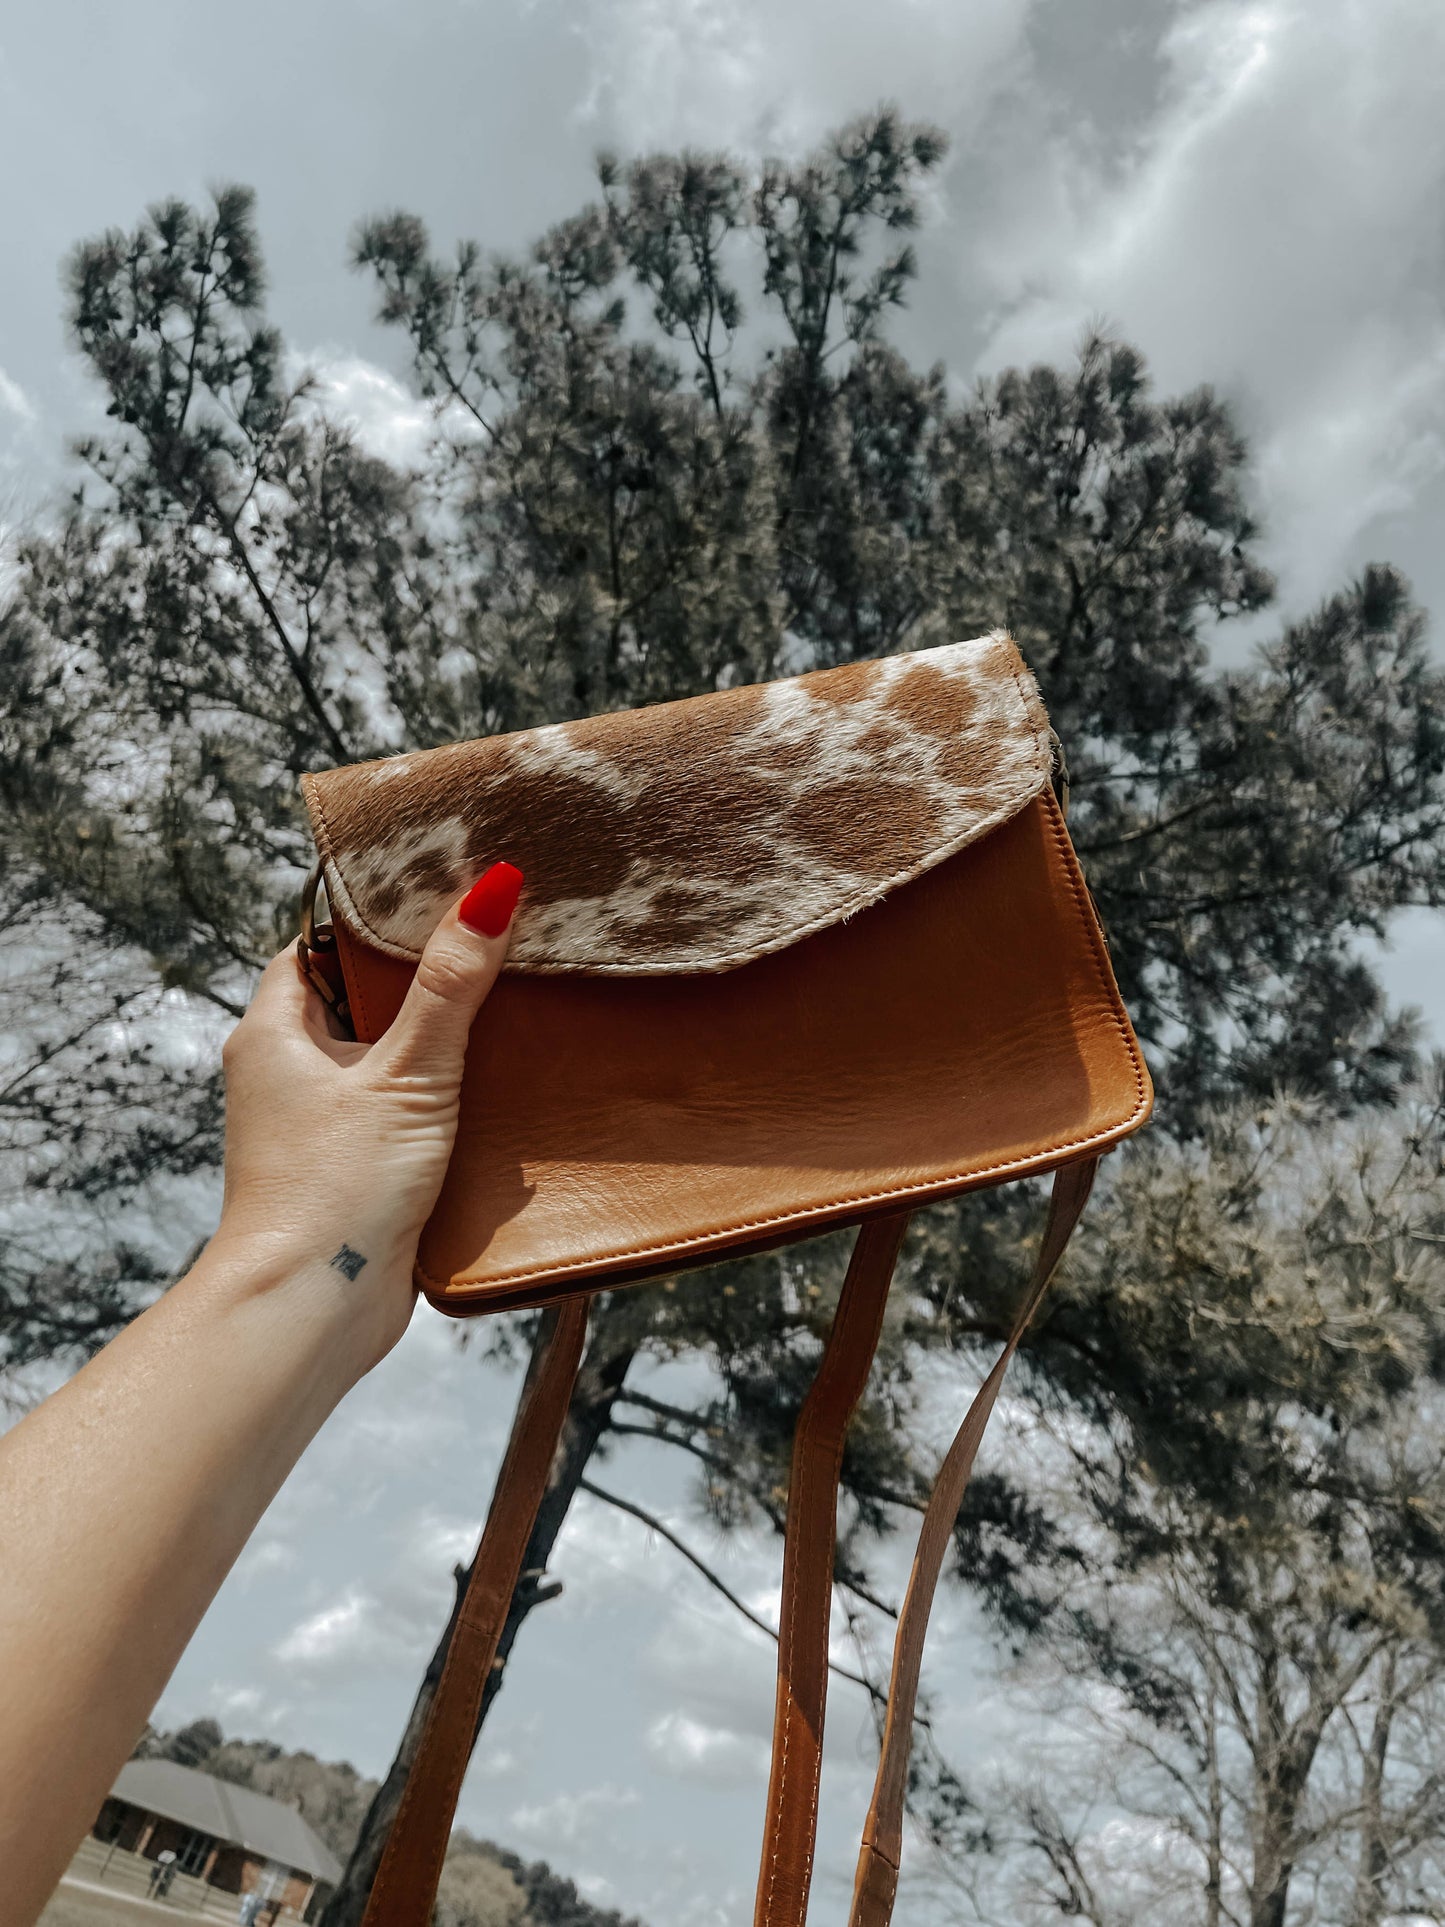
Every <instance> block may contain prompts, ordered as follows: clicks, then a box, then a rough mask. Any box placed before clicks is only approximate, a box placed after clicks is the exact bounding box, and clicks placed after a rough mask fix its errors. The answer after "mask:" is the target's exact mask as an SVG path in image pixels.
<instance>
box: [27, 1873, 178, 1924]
mask: <svg viewBox="0 0 1445 1927" xmlns="http://www.w3.org/2000/svg"><path fill="white" fill-rule="evenodd" d="M201 1918H202V1916H201V1915H199V1914H193V1913H190V1912H188V1911H186V1910H184V1909H182V1908H180V1907H166V1906H155V1905H153V1904H152V1903H151V1902H150V1901H147V1900H136V1899H132V1898H131V1896H130V1895H129V1894H122V1893H113V1894H112V1893H106V1894H98V1893H95V1892H93V1891H92V1890H91V1889H90V1888H88V1887H81V1886H77V1885H74V1884H73V1883H71V1882H70V1881H62V1882H61V1883H60V1885H59V1886H58V1887H57V1888H56V1890H55V1892H54V1893H53V1894H52V1895H51V1897H50V1900H49V1901H48V1903H47V1905H46V1908H45V1912H44V1913H43V1914H42V1915H41V1916H40V1919H39V1921H38V1923H37V1927H159V1924H160V1922H162V1921H168V1922H169V1923H170V1927H179V1924H180V1923H186V1924H187V1927H189V1923H190V1922H192V1921H196V1920H199V1919H201ZM211 1927H216V1923H215V1922H214V1921H213V1922H212V1923H211Z"/></svg>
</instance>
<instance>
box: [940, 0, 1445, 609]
mask: <svg viewBox="0 0 1445 1927" xmlns="http://www.w3.org/2000/svg"><path fill="white" fill-rule="evenodd" d="M1159 54H1160V58H1161V61H1162V63H1163V69H1164V75H1165V79H1164V85H1163V88H1162V90H1161V93H1160V96H1159V99H1158V101H1157V103H1156V105H1155V107H1154V110H1153V112H1152V114H1151V115H1150V116H1149V117H1147V118H1146V120H1145V121H1144V122H1143V124H1142V125H1141V126H1140V128H1139V129H1138V131H1137V135H1136V138H1135V140H1134V142H1133V143H1132V145H1131V147H1130V148H1129V150H1128V151H1127V152H1126V153H1125V154H1124V155H1123V157H1122V158H1111V159H1109V160H1107V161H1106V160H1104V159H1102V158H1101V157H1100V151H1099V146H1098V143H1097V142H1096V141H1094V140H1093V139H1091V138H1090V136H1089V134H1088V132H1087V130H1085V132H1084V133H1083V134H1081V135H1078V136H1076V137H1071V136H1070V135H1069V134H1068V133H1067V132H1060V131H1059V130H1058V129H1057V128H1055V129H1053V130H1052V131H1051V133H1050V134H1049V136H1048V138H1045V139H1043V140H1041V141H1040V142H1039V143H1038V145H1037V147H1036V148H1035V149H1034V152H1033V159H1032V161H1029V160H1028V159H1024V160H1023V162H1022V163H1021V165H1022V172H1023V176H1024V182H1023V183H1022V184H1020V183H1018V182H1015V183H1014V184H1012V185H1011V186H1010V187H1008V188H1007V189H1006V190H1005V191H1004V192H1003V193H1002V194H1001V195H1000V196H998V197H997V198H996V199H995V200H994V204H993V213H992V218H991V219H989V220H987V222H986V224H985V227H984V229H983V231H982V232H981V233H980V234H979V235H978V236H977V237H971V239H970V244H969V253H968V270H969V273H970V274H971V275H975V276H981V278H982V281H983V283H984V284H985V287H986V288H987V290H988V291H989V293H990V294H991V296H992V298H993V300H994V303H995V314H994V320H993V324H992V326H991V328H990V329H989V332H988V337H987V342H986V345H985V347H984V350H983V352H982V354H981V356H980V358H979V364H980V366H981V367H983V368H994V367H999V366H1001V365H1004V364H1006V363H1011V362H1017V361H1029V360H1033V359H1037V358H1047V359H1061V358H1067V356H1068V354H1069V352H1070V351H1071V349H1072V347H1073V345H1074V344H1075V342H1076V341H1077V339H1078V336H1079V334H1080V333H1081V332H1082V329H1083V327H1084V326H1085V324H1086V323H1087V322H1088V321H1089V320H1091V319H1092V318H1094V317H1104V318H1106V319H1107V320H1109V321H1111V322H1113V323H1115V324H1116V325H1118V326H1120V327H1122V329H1123V330H1124V332H1125V333H1126V334H1127V335H1128V336H1129V337H1130V338H1131V339H1133V340H1136V341H1138V342H1139V343H1140V344H1141V345H1142V346H1143V348H1144V349H1145V351H1146V352H1147V353H1148V354H1149V356H1150V358H1151V361H1152V363H1153V366H1154V369H1155V371H1156V374H1157V375H1158V377H1159V380H1160V382H1161V384H1163V385H1166V386H1175V385H1192V384H1193V383H1194V382H1196V381H1199V380H1205V379H1208V380H1212V381H1214V382H1216V383H1217V384H1218V385H1220V386H1221V387H1222V388H1224V389H1225V390H1226V392H1229V393H1232V394H1233V395H1234V396H1235V397H1236V399H1237V400H1238V402H1239V403H1240V404H1241V407H1242V410H1243V413H1244V415H1245V418H1246V420H1247V422H1248V424H1249V426H1250V428H1251V430H1252V435H1253V439H1254V444H1255V450H1256V458H1257V467H1258V476H1259V484H1260V486H1259V496H1260V499H1261V500H1262V501H1263V503H1264V504H1265V507H1266V511H1267V515H1268V520H1269V531H1268V532H1269V535H1270V538H1271V539H1270V553H1271V559H1272V560H1273V562H1274V563H1275V565H1276V566H1277V567H1278V568H1279V570H1280V571H1281V575H1282V578H1283V581H1282V587H1283V589H1284V593H1285V596H1286V599H1288V600H1293V601H1296V602H1298V601H1299V600H1301V599H1308V600H1313V599H1314V597H1315V596H1316V595H1318V594H1319V593H1321V592H1322V591H1323V590H1324V589H1326V588H1327V587H1330V586H1332V585H1333V584H1334V583H1335V582H1336V581H1337V580H1338V575H1339V567H1340V558H1341V556H1342V554H1343V553H1344V551H1346V550H1347V549H1348V548H1349V547H1350V546H1351V545H1352V544H1354V543H1356V542H1357V541H1358V540H1359V539H1360V538H1361V537H1363V536H1364V535H1365V534H1366V533H1367V532H1368V531H1369V530H1370V528H1371V526H1372V525H1373V524H1376V523H1378V522H1379V521H1380V520H1381V518H1383V517H1386V516H1389V515H1392V514H1398V513H1400V512H1402V511H1404V510H1407V509H1409V508H1410V507H1411V506H1412V505H1413V504H1415V503H1416V502H1418V500H1419V499H1420V496H1421V494H1422V491H1424V490H1427V489H1429V488H1432V487H1433V486H1434V485H1435V484H1436V483H1437V482H1438V481H1439V480H1440V478H1441V477H1442V475H1445V314H1442V311H1441V305H1440V301H1439V288H1440V282H1441V278H1442V271H1445V239H1442V231H1441V227H1440V223H1439V220H1438V213H1437V211H1438V207H1439V201H1440V193H1441V187H1442V184H1445V117H1442V116H1441V115H1440V113H1439V111H1438V108H1439V103H1438V99H1437V86H1436V76H1437V75H1438V73H1439V71H1440V68H1441V65H1442V62H1445V13H1442V12H1441V11H1440V9H1438V8H1436V7H1432V6H1429V5H1425V4H1422V3H1421V0H1368V4H1366V3H1365V0H1312V4H1310V5H1308V6H1306V5H1304V4H1302V3H1301V0H1209V3H1208V4H1205V5H1200V6H1194V7H1191V8H1188V9H1186V10H1184V11H1182V12H1180V13H1179V14H1178V15H1177V16H1176V17H1175V18H1174V19H1173V21H1172V23H1171V24H1170V25H1169V26H1168V27H1167V30H1166V31H1165V32H1164V33H1163V35H1162V37H1161V40H1160V45H1159Z"/></svg>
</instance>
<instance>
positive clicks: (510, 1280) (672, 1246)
mask: <svg viewBox="0 0 1445 1927" xmlns="http://www.w3.org/2000/svg"><path fill="white" fill-rule="evenodd" d="M1130 1054H1131V1057H1133V1058H1134V1063H1135V1071H1134V1080H1135V1086H1136V1089H1137V1091H1138V1098H1137V1101H1136V1103H1135V1106H1134V1109H1133V1110H1132V1111H1131V1112H1130V1113H1129V1115H1128V1117H1127V1118H1125V1119H1124V1121H1123V1122H1122V1123H1118V1124H1109V1125H1106V1126H1105V1127H1104V1129H1103V1130H1099V1131H1094V1132H1092V1133H1091V1134H1090V1135H1089V1136H1087V1137H1080V1138H1065V1139H1063V1140H1062V1141H1061V1142H1059V1143H1058V1144H1047V1145H1045V1146H1044V1148H1043V1149H1042V1150H1041V1151H1034V1152H1031V1153H1030V1154H1029V1156H1027V1157H1021V1158H1007V1159H1005V1160H1004V1161H1003V1162H1001V1163H999V1164H987V1165H984V1166H982V1167H981V1168H980V1169H979V1170H977V1171H973V1172H967V1171H950V1172H947V1173H945V1174H944V1176H943V1177H941V1178H938V1179H936V1180H934V1181H931V1182H930V1183H929V1184H927V1185H898V1186H896V1187H895V1188H894V1189H893V1190H891V1191H857V1192H850V1193H849V1194H848V1195H847V1196H846V1197H842V1198H830V1199H829V1200H828V1202H827V1203H826V1204H823V1205H818V1206H815V1207H814V1206H810V1207H809V1208H808V1209H807V1210H804V1211H785V1212H782V1213H780V1214H778V1215H777V1216H774V1217H771V1218H740V1219H737V1220H735V1221H734V1222H733V1223H731V1224H727V1225H722V1226H719V1227H718V1229H717V1230H715V1231H701V1232H698V1233H696V1234H695V1235H694V1236H693V1237H690V1238H665V1239H663V1240H661V1241H660V1242H659V1243H657V1244H650V1245H628V1246H624V1247H622V1248H621V1249H619V1250H616V1251H604V1252H600V1253H599V1254H598V1256H597V1257H596V1258H589V1259H588V1261H587V1264H588V1269H587V1271H586V1272H585V1273H584V1272H583V1271H582V1270H581V1268H580V1267H578V1266H568V1267H566V1268H565V1269H563V1270H561V1271H558V1270H557V1269H556V1268H555V1267H554V1266H551V1265H534V1266H532V1267H531V1268H530V1269H529V1270H527V1271H508V1272H498V1273H496V1275H495V1276H494V1277H491V1278H489V1279H488V1280H487V1281H486V1284H485V1285H483V1286H480V1287H479V1289H481V1290H482V1291H486V1290H487V1289H489V1288H490V1287H491V1286H493V1285H524V1284H526V1283H527V1281H528V1280H529V1279H531V1278H543V1277H548V1276H555V1277H557V1278H559V1279H562V1278H576V1279H577V1280H578V1290H579V1291H582V1290H585V1289H588V1287H587V1286H585V1285H584V1284H583V1283H582V1280H583V1279H584V1278H589V1277H595V1275H596V1270H595V1268H596V1267H601V1266H604V1265H610V1264H612V1263H614V1262H615V1261H617V1260H619V1259H624V1258H625V1259H633V1258H649V1257H652V1256H654V1255H655V1254H657V1253H659V1252H672V1251H679V1252H681V1251H687V1250H690V1249H691V1248H692V1247H693V1246H695V1245H703V1244H712V1243H715V1242H716V1240H717V1239H719V1238H729V1237H732V1236H733V1235H734V1234H735V1233H736V1232H739V1231H768V1230H772V1229H773V1228H775V1227H781V1226H784V1225H789V1224H797V1223H798V1222H800V1221H812V1220H813V1219H815V1218H816V1217H817V1215H818V1213H819V1212H822V1211H843V1210H846V1209H848V1208H849V1207H850V1206H852V1205H855V1204H886V1203H888V1202H890V1201H891V1200H892V1199H894V1198H898V1199H906V1198H921V1197H922V1196H923V1194H924V1193H925V1192H931V1191H933V1190H934V1189H935V1188H936V1187H937V1186H939V1185H946V1184H952V1183H954V1182H955V1181H956V1180H958V1179H960V1178H965V1177H971V1178H976V1179H978V1180H979V1181H980V1183H981V1182H982V1181H983V1180H984V1179H986V1178H993V1177H1003V1176H1007V1174H1008V1173H1009V1172H1010V1171H1021V1170H1023V1169H1024V1168H1025V1167H1026V1166H1029V1165H1035V1166H1037V1165H1038V1164H1039V1161H1040V1160H1041V1159H1044V1158H1052V1157H1057V1158H1060V1159H1062V1158H1063V1156H1064V1154H1065V1153H1066V1152H1069V1151H1087V1150H1088V1149H1089V1148H1090V1147H1091V1146H1093V1145H1095V1144H1103V1143H1106V1142H1107V1141H1109V1140H1110V1139H1113V1138H1115V1137H1118V1136H1122V1135H1124V1134H1126V1133H1127V1131H1128V1128H1129V1126H1130V1125H1131V1124H1132V1123H1133V1122H1134V1120H1135V1119H1136V1118H1137V1117H1138V1116H1139V1114H1140V1112H1141V1111H1142V1110H1143V1109H1144V1107H1145V1104H1146V1102H1147V1095H1146V1093H1145V1090H1144V1079H1143V1076H1142V1074H1141V1068H1140V1060H1139V1058H1138V1055H1137V1052H1135V1051H1134V1050H1133V1049H1132V1046H1131V1052H1130ZM1042 1168H1043V1169H1045V1170H1048V1169H1051V1168H1052V1167H1051V1166H1048V1165H1045V1166H1043V1167H1042ZM834 1228H835V1229H836V1228H837V1227H834ZM726 1255H727V1254H726V1253H725V1252H724V1253H721V1254H720V1256H723V1257H725V1256H726ZM416 1274H417V1276H418V1277H419V1278H420V1279H421V1280H422V1281H423V1282H424V1283H425V1284H427V1285H430V1286H431V1287H432V1288H433V1289H434V1290H437V1291H445V1290H447V1289H449V1287H450V1282H451V1281H450V1280H442V1279H440V1278H434V1277H433V1276H432V1275H431V1273H430V1272H429V1271H428V1270H427V1269H426V1267H425V1266H424V1265H423V1264H422V1263H421V1261H420V1260H418V1261H417V1266H416ZM463 1289H465V1287H463ZM592 1289H596V1287H595V1286H594V1287H592Z"/></svg>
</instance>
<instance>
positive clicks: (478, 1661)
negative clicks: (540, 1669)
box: [362, 1298, 590, 1927]
mask: <svg viewBox="0 0 1445 1927" xmlns="http://www.w3.org/2000/svg"><path fill="white" fill-rule="evenodd" d="M589 1303H590V1300H588V1299H586V1298H571V1299H568V1300H566V1301H565V1302H564V1303H563V1304H562V1305H561V1306H560V1307H559V1308H558V1310H557V1311H556V1313H555V1314H553V1313H548V1314H546V1315H547V1316H548V1317H552V1318H554V1319H555V1322H554V1324H553V1327H552V1331H551V1334H550V1336H549V1337H548V1339H547V1342H546V1344H545V1345H544V1346H543V1348H542V1351H541V1353H540V1354H539V1356H538V1358H537V1362H536V1366H535V1369H534V1370H533V1371H532V1373H531V1375H530V1377H529V1379H528V1382H527V1384H526V1386H525V1388H524V1390H523V1392H522V1397H521V1401H520V1403H519V1404H518V1407H517V1416H516V1418H515V1420H514V1421H513V1424H512V1433H511V1437H510V1438H509V1439H508V1441H507V1452H506V1457H505V1458H504V1459H503V1461H502V1469H501V1471H500V1472H499V1473H498V1474H497V1484H496V1489H495V1491H494V1492H493V1494H492V1505H491V1510H490V1511H489V1512H488V1514H487V1523H486V1527H485V1529H484V1531H483V1533H482V1539H481V1544H480V1545H479V1546H478V1547H477V1556H476V1558H475V1559H474V1560H473V1561H472V1572H471V1578H470V1579H469V1580H468V1582H467V1590H466V1594H465V1597H464V1598H463V1600H462V1604H461V1610H460V1611H459V1612H458V1614H457V1621H456V1625H455V1627H454V1628H453V1630H452V1637H451V1643H450V1644H449V1646H448V1647H447V1656H446V1662H445V1664H444V1665H443V1667H442V1676H441V1678H440V1680H438V1682H437V1689H436V1692H435V1694H434V1695H433V1696H432V1703H431V1705H430V1706H429V1707H428V1709H427V1715H426V1721H425V1723H424V1725H423V1727H422V1734H421V1739H420V1741H419V1742H418V1744H417V1750H416V1758H415V1759H414V1760H413V1761H412V1765H411V1772H410V1774H409V1776H408V1778H407V1783H406V1791H405V1792H404V1793H403V1795H402V1799H401V1805H400V1807H399V1808H398V1809H397V1815H396V1819H395V1820H394V1821H393V1823H392V1828H391V1833H390V1835H389V1836H388V1838H387V1842H386V1849H385V1851H384V1852H383V1854H382V1856H381V1864H380V1866H379V1867H378V1868H377V1870H376V1879H375V1881H374V1883H373V1885H372V1889H371V1895H370V1898H369V1899H368V1901H367V1903H366V1912H365V1914H363V1916H362V1927H428V1923H429V1922H430V1920H431V1915H432V1906H433V1903H434V1902H435V1900H436V1891H437V1883H438V1881H439V1880H440V1879H441V1871H442V1861H443V1859H444V1858H445V1856H446V1850H447V1842H448V1840H449V1839H450V1838H451V1830H452V1819H453V1816H454V1815H455V1813H456V1809H457V1799H458V1796H459V1795H460V1793H461V1790H462V1778H463V1775H464V1774H465V1773H466V1770H467V1762H468V1760H469V1759H470V1758H471V1753H472V1745H473V1742H474V1741H475V1739H476V1731H477V1718H478V1715H479V1714H480V1712H481V1706H482V1694H483V1692H484V1691H485V1688H486V1683H487V1679H488V1676H489V1675H490V1673H491V1670H492V1664H493V1662H494V1660H495V1659H496V1656H497V1642H498V1641H499V1640H500V1638H501V1636H502V1628H503V1626H504V1625H505V1624H506V1618H507V1611H508V1608H509V1607H510V1606H511V1603H512V1594H513V1592H514V1591H515V1589H516V1585H517V1579H518V1576H519V1574H520V1572H521V1569H522V1559H523V1557H524V1555H525V1553H526V1550H527V1541H528V1540H529V1539H530V1538H531V1536H532V1527H533V1525H534V1524H535V1522H536V1518H537V1509H538V1507H539V1506H540V1505H541V1503H542V1498H543V1495H544V1494H545V1492H546V1490H547V1481H548V1478H549V1477H550V1475H551V1471H552V1462H553V1459H554V1458H555V1456H556V1452H557V1444H558V1441H559V1439H560V1438H561V1436H562V1426H563V1423H564V1421H565V1420H566V1417H567V1407H568V1405H569V1403H570V1402H571V1398H572V1387H573V1385H574V1384H575V1383H576V1379H577V1368H578V1366H579V1365H580V1364H581V1361H582V1344H583V1340H584V1338H585V1337H586V1335H587V1310H588V1305H589Z"/></svg>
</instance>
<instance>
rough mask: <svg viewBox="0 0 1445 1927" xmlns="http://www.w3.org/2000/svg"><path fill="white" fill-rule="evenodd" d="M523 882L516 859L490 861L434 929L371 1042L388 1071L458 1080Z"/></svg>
mask: <svg viewBox="0 0 1445 1927" xmlns="http://www.w3.org/2000/svg"><path fill="white" fill-rule="evenodd" d="M521 888H522V872H521V871H520V870H519V869H517V867H516V865H515V864H512V863H494V864H493V865H492V867H491V869H490V870H488V871H487V872H486V874H485V875H484V876H482V877H481V878H480V879H479V880H478V881H477V882H476V883H474V884H473V885H472V887H471V889H470V890H468V892H467V894H466V895H465V896H464V897H463V898H462V900H461V902H460V903H458V904H457V905H456V906H455V907H454V908H453V909H451V910H448V912H447V913H446V915H445V916H444V917H443V918H442V920H441V922H440V923H439V924H438V925H437V927H436V929H435V930H433V932H432V933H431V936H430V938H429V939H428V940H427V946H426V949H425V950H423V951H422V953H421V958H420V961H419V962H418V964H417V967H416V975H415V977H413V978H412V981H411V986H410V988H409V989H408V991H407V993H406V999H405V1001H404V1002H403V1004H402V1007H401V1009H400V1010H399V1011H398V1012H397V1014H396V1018H395V1021H394V1022H393V1023H392V1025H391V1028H390V1029H389V1030H388V1031H387V1033H386V1035H385V1037H384V1038H382V1039H381V1040H380V1042H379V1044H378V1045H377V1049H378V1050H379V1051H380V1052H381V1053H382V1059H383V1063H384V1066H385V1068H386V1069H387V1070H388V1071H389V1072H390V1073H391V1074H392V1075H393V1076H398V1077H413V1078H435V1079H437V1080H438V1081H439V1082H445V1081H448V1080H455V1081H456V1082H460V1081H461V1075H462V1059H463V1057H464V1056H465V1055H466V1048H467V1038H468V1037H469V1036H470V1034H471V1028H472V1022H473V1020H474V1018H475V1017H476V1014H477V1012H478V1011H479V1010H480V1009H481V1007H482V1004H483V1002H484V1001H485V999H486V995H487V992H488V991H489V990H490V989H491V987H492V985H493V984H494V983H495V982H496V981H497V976H498V973H499V972H500V970H501V968H502V965H503V963H504V962H505V961H506V956H507V946H508V944H509V943H510V941H511V935H512V913H513V911H514V910H515V909H516V907H517V898H518V896H519V894H520V892H521Z"/></svg>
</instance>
